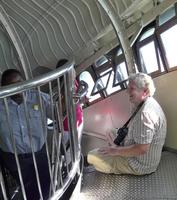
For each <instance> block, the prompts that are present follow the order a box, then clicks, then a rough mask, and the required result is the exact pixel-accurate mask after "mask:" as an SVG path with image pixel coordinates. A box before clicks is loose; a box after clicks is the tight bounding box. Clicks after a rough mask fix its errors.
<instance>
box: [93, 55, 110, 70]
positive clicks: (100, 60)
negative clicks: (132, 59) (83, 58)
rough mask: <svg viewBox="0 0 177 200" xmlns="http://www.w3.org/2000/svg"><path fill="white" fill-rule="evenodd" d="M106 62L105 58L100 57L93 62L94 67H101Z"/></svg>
mask: <svg viewBox="0 0 177 200" xmlns="http://www.w3.org/2000/svg"><path fill="white" fill-rule="evenodd" d="M106 62H108V59H107V58H106V56H101V57H100V58H99V59H97V60H96V61H95V67H96V68H97V67H100V66H102V65H103V64H105V63H106Z"/></svg>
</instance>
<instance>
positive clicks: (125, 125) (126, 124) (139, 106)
mask: <svg viewBox="0 0 177 200" xmlns="http://www.w3.org/2000/svg"><path fill="white" fill-rule="evenodd" d="M143 104H144V101H142V102H141V103H140V104H139V105H138V106H137V108H136V110H135V112H134V113H133V114H132V115H131V117H130V118H129V119H128V121H127V122H126V123H125V124H124V125H123V128H125V127H127V126H128V124H129V122H130V120H131V119H133V117H134V116H135V115H136V113H137V112H138V111H139V109H140V108H141V107H142V105H143Z"/></svg>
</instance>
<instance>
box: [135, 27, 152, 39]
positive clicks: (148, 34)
mask: <svg viewBox="0 0 177 200" xmlns="http://www.w3.org/2000/svg"><path fill="white" fill-rule="evenodd" d="M154 32H155V28H151V29H149V30H147V31H146V32H145V33H143V34H142V36H141V37H140V39H139V41H143V40H144V39H146V38H148V37H150V36H151V35H153V34H154Z"/></svg>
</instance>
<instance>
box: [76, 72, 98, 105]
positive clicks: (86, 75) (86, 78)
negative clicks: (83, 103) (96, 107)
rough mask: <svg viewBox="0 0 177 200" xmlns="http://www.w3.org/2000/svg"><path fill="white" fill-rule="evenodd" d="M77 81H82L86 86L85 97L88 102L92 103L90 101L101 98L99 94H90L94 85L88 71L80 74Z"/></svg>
mask: <svg viewBox="0 0 177 200" xmlns="http://www.w3.org/2000/svg"><path fill="white" fill-rule="evenodd" d="M79 80H83V81H85V82H86V83H87V84H88V92H87V95H86V97H87V98H88V101H89V102H92V101H94V100H96V99H99V98H100V97H101V95H100V94H96V95H92V94H91V92H92V90H93V87H94V85H95V83H94V80H93V78H92V76H91V74H90V73H89V72H88V71H84V72H82V73H81V74H80V75H79Z"/></svg>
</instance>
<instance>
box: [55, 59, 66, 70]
mask: <svg viewBox="0 0 177 200" xmlns="http://www.w3.org/2000/svg"><path fill="white" fill-rule="evenodd" d="M67 62H68V60H67V59H65V58H63V59H60V60H59V61H58V62H57V65H56V68H59V67H61V66H63V65H64V64H66V63H67Z"/></svg>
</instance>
